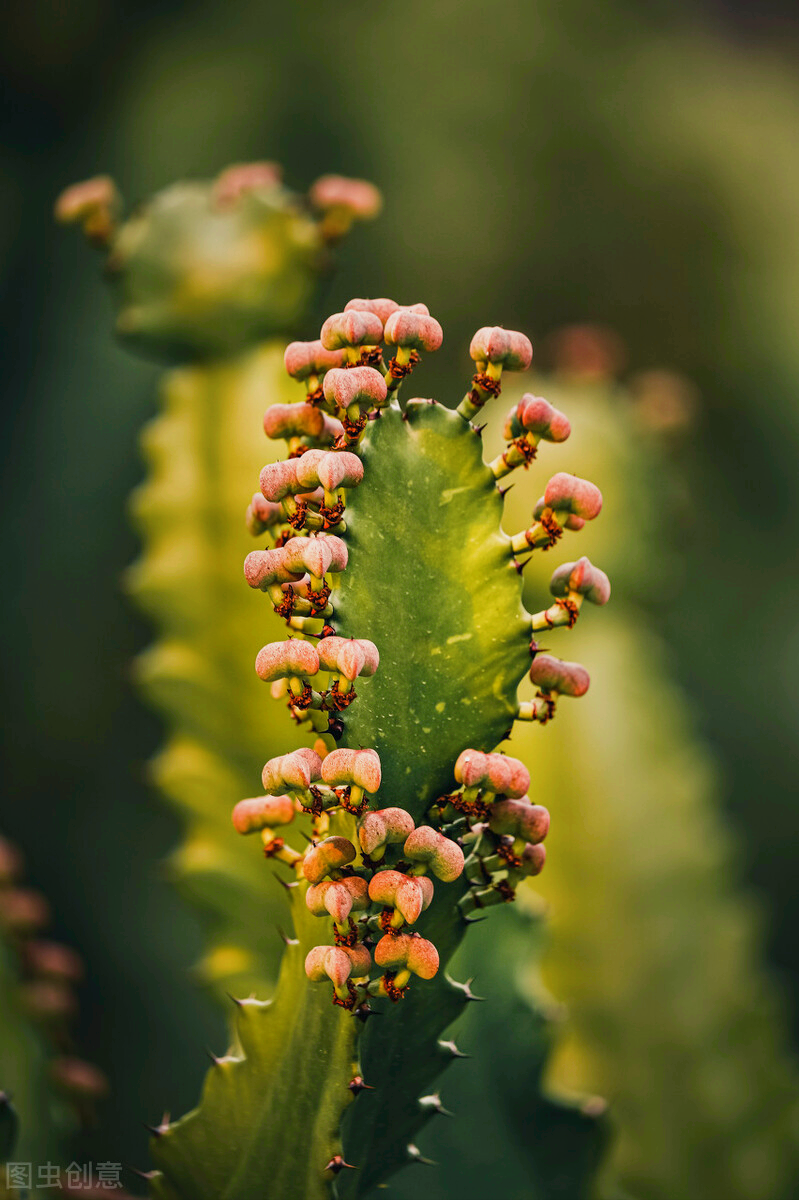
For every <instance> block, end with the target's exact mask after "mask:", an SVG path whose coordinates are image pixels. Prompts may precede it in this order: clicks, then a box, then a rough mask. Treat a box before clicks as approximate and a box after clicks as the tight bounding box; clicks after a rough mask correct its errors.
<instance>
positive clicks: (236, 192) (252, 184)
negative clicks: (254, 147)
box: [213, 162, 283, 208]
mask: <svg viewBox="0 0 799 1200" xmlns="http://www.w3.org/2000/svg"><path fill="white" fill-rule="evenodd" d="M282 178H283V169H282V167H281V166H280V164H279V163H273V162H253V163H234V164H233V165H232V166H230V167H226V168H225V170H224V171H222V172H220V174H219V175H217V177H216V179H215V180H214V187H213V196H214V200H215V201H216V202H217V204H218V205H219V206H220V207H221V208H225V207H228V206H230V205H232V204H235V203H236V201H237V200H238V199H239V198H240V197H241V196H246V195H247V193H248V192H257V191H261V190H262V189H265V190H267V191H271V190H272V189H273V188H276V187H278V186H279V184H280V181H281V179H282Z"/></svg>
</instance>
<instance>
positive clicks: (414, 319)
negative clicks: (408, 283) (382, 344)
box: [385, 308, 444, 353]
mask: <svg viewBox="0 0 799 1200" xmlns="http://www.w3.org/2000/svg"><path fill="white" fill-rule="evenodd" d="M385 340H386V342H387V343H388V345H389V346H404V347H405V349H406V350H426V351H427V352H428V353H430V352H432V351H433V350H438V348H439V346H440V345H441V343H442V342H443V340H444V331H443V330H442V328H441V326H440V325H439V323H438V321H436V319H435V317H430V316H427V315H426V314H425V313H421V312H411V310H410V309H407V308H406V309H398V311H397V312H395V313H392V314H391V316H390V317H389V318H388V320H387V321H386V333H385Z"/></svg>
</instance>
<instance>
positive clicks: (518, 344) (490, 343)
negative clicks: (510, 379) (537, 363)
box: [469, 325, 533, 371]
mask: <svg viewBox="0 0 799 1200" xmlns="http://www.w3.org/2000/svg"><path fill="white" fill-rule="evenodd" d="M469 354H470V356H471V357H472V358H473V359H474V361H475V362H490V363H502V365H503V367H504V368H505V370H506V371H526V370H527V368H528V367H529V366H530V363H531V362H532V361H533V347H532V345H531V344H530V339H529V338H527V337H525V335H524V334H523V333H517V332H516V331H515V330H513V329H503V328H502V326H501V325H485V326H484V327H483V328H482V329H478V330H477V333H476V334H475V335H474V337H473V338H472V342H471V345H470V346H469Z"/></svg>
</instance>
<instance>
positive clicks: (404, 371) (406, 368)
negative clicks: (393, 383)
mask: <svg viewBox="0 0 799 1200" xmlns="http://www.w3.org/2000/svg"><path fill="white" fill-rule="evenodd" d="M417 361H418V356H417ZM413 368H414V363H413V361H411V362H409V363H407V364H404V363H398V362H397V360H396V358H392V360H391V362H390V363H389V364H388V373H389V375H390V376H391V378H392V379H404V378H405V376H406V375H410V373H411V371H412V370H413Z"/></svg>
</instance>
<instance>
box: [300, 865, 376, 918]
mask: <svg viewBox="0 0 799 1200" xmlns="http://www.w3.org/2000/svg"><path fill="white" fill-rule="evenodd" d="M305 903H306V904H307V905H308V908H309V909H310V910H311V912H312V913H313V914H314V916H315V917H324V916H325V915H326V914H328V913H329V914H330V916H331V917H332V918H333V920H334V921H337V922H338V923H339V925H343V924H344V922H345V921H346V920H347V918H348V917H349V915H350V913H351V912H353V911H355V912H364V911H365V910H366V909H367V908H368V907H369V892H368V889H367V886H366V880H365V879H361V877H360V876H359V875H348V876H347V877H346V878H345V879H340V880H335V881H334V880H332V879H323V880H322V882H321V883H315V884H313V885H312V886H311V887H309V888H308V891H307V892H306V893H305Z"/></svg>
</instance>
